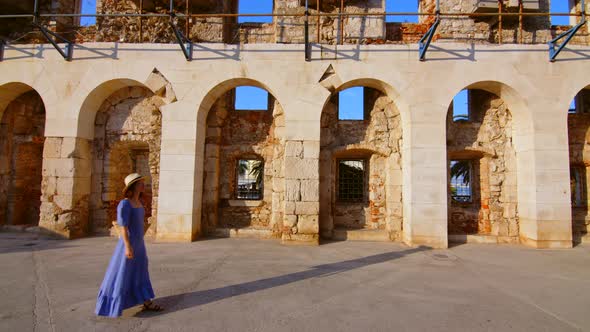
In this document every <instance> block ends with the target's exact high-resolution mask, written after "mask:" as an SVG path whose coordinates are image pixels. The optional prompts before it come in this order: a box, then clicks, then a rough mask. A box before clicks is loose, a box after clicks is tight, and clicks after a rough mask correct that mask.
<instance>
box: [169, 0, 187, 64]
mask: <svg viewBox="0 0 590 332" xmlns="http://www.w3.org/2000/svg"><path fill="white" fill-rule="evenodd" d="M174 18H176V14H175V13H174V0H170V21H169V23H170V27H171V28H172V31H174V36H175V37H176V42H177V43H178V45H180V49H181V50H182V53H183V54H184V57H185V58H186V61H192V60H193V42H192V41H190V40H189V39H188V38H186V36H185V35H184V34H183V33H182V32H181V31H180V30H179V29H178V27H177V26H176V24H175V23H174ZM186 19H187V20H188V19H189V18H188V17H187V18H186Z"/></svg>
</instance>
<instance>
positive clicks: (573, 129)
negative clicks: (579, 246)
mask: <svg viewBox="0 0 590 332" xmlns="http://www.w3.org/2000/svg"><path fill="white" fill-rule="evenodd" d="M579 95H581V100H582V101H583V102H582V103H583V105H582V106H581V109H582V110H583V112H580V113H571V114H569V115H568V139H569V155H570V165H571V167H572V168H579V169H580V170H581V172H582V178H583V179H582V181H583V182H582V185H581V188H582V190H583V192H582V197H581V198H582V202H581V204H579V205H578V204H574V200H573V198H572V230H573V236H574V241H579V239H580V238H581V237H583V236H586V235H587V234H588V233H590V216H589V215H588V188H589V186H590V174H589V173H590V172H589V169H588V167H590V146H589V144H588V143H590V131H589V129H590V90H589V89H585V90H582V91H581V92H580V94H579ZM571 184H572V194H573V193H574V190H575V189H574V186H575V185H576V183H575V181H573V180H572V183H571Z"/></svg>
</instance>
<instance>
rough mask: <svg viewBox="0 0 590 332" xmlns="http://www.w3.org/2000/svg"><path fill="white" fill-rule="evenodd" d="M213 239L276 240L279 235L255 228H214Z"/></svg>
mask: <svg viewBox="0 0 590 332" xmlns="http://www.w3.org/2000/svg"><path fill="white" fill-rule="evenodd" d="M211 236H213V237H220V238H242V239H278V238H280V236H279V235H277V234H274V233H273V232H272V230H269V229H257V228H250V227H245V228H216V229H215V231H213V233H212V234H211Z"/></svg>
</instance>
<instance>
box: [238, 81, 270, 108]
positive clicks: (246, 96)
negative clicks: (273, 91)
mask: <svg viewBox="0 0 590 332" xmlns="http://www.w3.org/2000/svg"><path fill="white" fill-rule="evenodd" d="M235 109H236V110H258V111H260V110H267V109H268V92H267V91H266V90H264V89H261V88H257V87H253V86H239V87H237V88H236V103H235Z"/></svg>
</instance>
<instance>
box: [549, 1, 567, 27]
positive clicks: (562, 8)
mask: <svg viewBox="0 0 590 332" xmlns="http://www.w3.org/2000/svg"><path fill="white" fill-rule="evenodd" d="M569 11H570V8H569V5H568V1H567V0H557V1H556V0H553V1H551V12H552V13H569ZM551 23H552V24H554V25H569V24H570V18H569V17H568V16H551Z"/></svg>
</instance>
